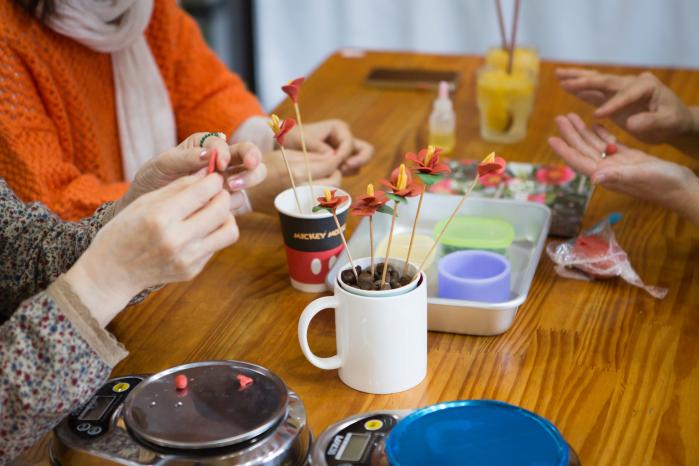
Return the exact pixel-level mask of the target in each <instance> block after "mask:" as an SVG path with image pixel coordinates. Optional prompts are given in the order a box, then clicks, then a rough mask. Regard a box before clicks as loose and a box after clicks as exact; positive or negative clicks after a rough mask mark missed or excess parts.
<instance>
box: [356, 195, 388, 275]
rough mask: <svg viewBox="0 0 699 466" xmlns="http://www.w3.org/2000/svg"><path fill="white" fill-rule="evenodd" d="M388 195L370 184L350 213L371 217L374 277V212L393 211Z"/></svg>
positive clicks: (372, 270)
mask: <svg viewBox="0 0 699 466" xmlns="http://www.w3.org/2000/svg"><path fill="white" fill-rule="evenodd" d="M387 202H388V197H386V193H384V192H383V191H374V185H373V184H368V185H367V187H366V194H365V195H363V196H359V198H358V199H357V200H356V201H355V203H354V204H352V208H351V210H350V213H351V214H352V215H356V216H358V217H369V249H370V252H371V276H372V277H374V214H375V213H376V212H377V211H379V210H380V211H381V212H384V213H389V212H390V213H393V212H391V211H390V210H391V209H390V207H387V206H386V203H387Z"/></svg>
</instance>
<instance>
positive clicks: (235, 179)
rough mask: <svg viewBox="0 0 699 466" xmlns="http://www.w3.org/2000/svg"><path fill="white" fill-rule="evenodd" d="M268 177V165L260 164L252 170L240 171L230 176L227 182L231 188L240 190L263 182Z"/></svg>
mask: <svg viewBox="0 0 699 466" xmlns="http://www.w3.org/2000/svg"><path fill="white" fill-rule="evenodd" d="M266 177H267V167H266V166H265V164H259V165H257V166H256V167H255V168H254V169H252V170H245V171H243V172H238V173H236V174H234V175H232V176H230V177H228V178H227V179H226V184H227V186H228V189H229V190H231V191H240V190H241V189H246V188H250V187H252V186H255V185H258V184H260V183H262V182H263V181H264V179H265V178H266Z"/></svg>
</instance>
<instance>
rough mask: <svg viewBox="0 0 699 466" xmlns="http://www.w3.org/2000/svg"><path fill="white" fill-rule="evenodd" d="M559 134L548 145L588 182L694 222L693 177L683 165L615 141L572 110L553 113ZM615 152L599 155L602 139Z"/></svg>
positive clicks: (697, 204) (698, 185)
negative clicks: (660, 207)
mask: <svg viewBox="0 0 699 466" xmlns="http://www.w3.org/2000/svg"><path fill="white" fill-rule="evenodd" d="M556 124H557V125H558V128H559V130H560V133H561V136H562V139H561V138H557V137H552V138H550V139H549V145H550V146H551V148H552V149H553V150H554V151H555V152H556V153H557V154H558V155H559V156H560V157H561V158H563V159H564V160H565V161H566V163H567V164H569V165H570V166H571V167H573V169H575V170H576V171H578V172H579V173H582V174H584V175H587V176H589V177H590V178H591V179H592V182H593V183H595V184H599V185H601V186H604V187H605V188H607V189H610V190H612V191H617V192H620V193H623V194H627V195H629V196H632V197H635V198H637V199H642V200H646V201H651V202H653V203H656V204H658V205H660V206H663V207H666V208H668V209H671V210H674V211H676V212H678V213H680V214H682V215H684V216H685V217H687V218H688V219H689V220H690V221H692V222H693V223H695V224H697V225H699V179H698V178H697V177H696V175H695V174H694V173H693V172H692V171H691V170H689V169H688V168H687V167H684V166H681V165H678V164H676V163H672V162H667V161H664V160H662V159H659V158H657V157H653V156H651V155H648V154H646V153H644V152H642V151H639V150H635V149H631V148H629V147H626V146H624V145H621V144H619V143H617V142H616V140H615V138H614V136H613V135H612V134H611V133H609V132H608V131H607V130H606V129H605V128H603V127H602V126H600V125H595V126H593V129H592V130H591V129H589V128H587V127H586V126H585V123H584V122H583V121H582V119H581V118H580V117H579V116H578V115H577V114H574V113H571V114H568V115H567V116H558V117H556ZM610 143H612V144H615V145H616V146H617V149H618V152H617V153H616V154H613V155H608V156H606V157H605V158H604V159H603V158H602V152H603V151H604V150H605V148H606V146H607V144H610Z"/></svg>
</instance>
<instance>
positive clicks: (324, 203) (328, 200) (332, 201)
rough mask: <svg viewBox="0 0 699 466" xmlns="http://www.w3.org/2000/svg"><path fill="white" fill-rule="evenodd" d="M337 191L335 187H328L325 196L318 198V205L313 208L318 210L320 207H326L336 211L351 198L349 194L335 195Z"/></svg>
mask: <svg viewBox="0 0 699 466" xmlns="http://www.w3.org/2000/svg"><path fill="white" fill-rule="evenodd" d="M336 192H337V189H333V190H332V191H330V190H329V189H326V190H325V191H324V195H323V197H319V198H318V205H317V206H316V207H315V208H314V209H313V210H315V211H318V210H320V209H326V210H327V211H328V212H332V213H335V211H336V210H337V208H338V207H340V206H341V205H342V204H344V203H345V201H347V199H349V196H335V193H336Z"/></svg>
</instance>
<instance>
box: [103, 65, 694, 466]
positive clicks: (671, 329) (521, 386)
mask: <svg viewBox="0 0 699 466" xmlns="http://www.w3.org/2000/svg"><path fill="white" fill-rule="evenodd" d="M481 62H482V60H481V59H480V58H478V57H465V56H433V55H417V54H407V53H368V54H367V55H366V56H364V57H361V58H346V57H343V56H341V55H339V54H336V55H333V56H331V57H330V58H329V59H328V60H327V61H325V63H323V64H322V65H321V66H320V68H318V69H317V70H316V71H315V72H314V73H313V74H312V76H310V79H309V80H308V81H307V83H306V84H304V88H303V111H304V118H305V120H307V121H313V120H318V119H322V118H329V117H334V118H341V119H344V120H346V121H347V122H349V123H350V125H351V126H352V129H353V131H354V132H355V133H356V135H357V136H358V137H360V138H363V139H366V140H368V141H370V142H371V143H373V144H374V145H375V147H376V155H375V157H374V159H373V161H372V162H371V164H370V165H369V166H368V167H367V169H366V170H365V171H364V173H363V174H362V175H361V176H358V177H353V178H349V179H346V180H345V182H344V187H345V188H347V189H348V190H349V191H350V192H352V193H355V194H357V193H361V192H362V191H363V190H364V187H365V185H366V183H367V182H368V181H369V180H373V181H376V180H377V179H378V178H380V177H382V176H384V175H385V174H386V173H387V172H388V171H389V168H391V167H393V166H395V165H396V164H397V163H398V161H399V160H400V159H401V157H402V154H403V153H404V152H405V151H407V150H415V149H417V148H419V147H420V146H423V145H424V142H425V141H424V136H425V126H426V120H427V117H428V115H429V113H430V111H431V107H432V100H433V98H434V95H433V94H432V93H428V92H416V91H398V90H396V91H388V90H378V89H373V88H367V87H365V86H363V85H362V80H363V78H364V76H365V75H366V74H367V72H368V71H369V70H370V69H371V68H373V67H376V66H392V67H416V66H419V67H427V68H439V69H454V70H458V71H460V72H461V82H460V85H459V88H458V91H457V92H456V94H455V96H454V99H455V108H456V112H457V117H458V127H457V137H458V145H457V147H456V151H455V152H456V155H458V156H460V157H470V158H476V159H480V158H481V157H483V156H484V155H485V154H486V153H488V152H490V151H491V150H495V151H497V152H498V153H500V154H502V155H504V156H505V157H506V158H507V159H508V160H512V161H527V162H554V161H556V156H555V154H553V152H552V151H551V150H550V149H549V147H548V145H547V143H546V139H547V138H548V137H549V136H550V135H553V134H555V133H556V130H555V126H554V124H553V118H554V116H555V115H557V114H560V113H564V112H570V111H575V112H578V113H580V115H582V116H583V118H584V119H586V120H587V121H591V110H590V108H589V107H587V106H585V105H584V104H581V103H579V102H578V101H576V100H575V99H574V98H572V97H570V96H568V95H566V94H565V93H564V92H563V91H562V90H561V89H560V87H559V86H558V84H557V82H556V80H555V78H554V76H553V70H554V68H555V66H556V65H557V64H555V63H543V64H542V68H541V81H540V87H539V91H538V94H537V98H536V103H535V106H534V113H533V116H532V119H531V122H530V124H529V132H528V136H527V138H526V139H525V140H524V141H523V142H521V143H519V144H515V145H510V146H499V145H493V144H489V143H485V142H484V141H482V140H481V139H480V137H479V130H478V117H477V110H476V104H475V83H474V76H475V70H476V68H477V67H478V66H479V65H480V64H481ZM604 69H606V70H608V71H610V72H617V73H631V72H634V73H635V72H638V71H639V70H636V69H629V68H620V67H604ZM654 71H655V72H656V73H657V75H658V76H659V77H660V78H661V79H662V80H663V81H664V82H666V83H668V84H669V85H670V87H671V88H672V89H674V90H675V91H676V92H677V93H678V94H679V95H680V96H681V97H682V98H683V99H684V100H685V101H686V102H691V103H695V104H697V103H699V72H691V71H684V70H665V69H658V70H654ZM280 82H281V81H280ZM277 112H278V113H279V114H280V115H284V116H286V115H288V116H292V114H293V113H292V108H291V106H290V105H289V103H288V102H285V103H283V104H282V105H280V107H279V108H278V109H277ZM616 133H617V134H618V135H619V138H620V140H621V141H623V142H626V143H633V144H635V145H637V146H639V147H642V148H644V146H643V145H640V144H637V143H635V142H632V141H631V139H630V138H629V137H628V136H626V135H624V134H622V133H621V132H619V131H616ZM648 150H651V149H650V148H648ZM651 151H652V152H653V153H654V154H657V155H661V156H663V157H666V158H668V159H671V160H673V161H677V162H681V163H684V164H686V165H688V166H690V167H692V168H693V169H695V170H696V169H697V168H699V164H697V162H695V161H693V160H692V159H690V158H689V157H686V156H684V155H682V154H679V153H677V152H676V151H674V150H673V149H672V148H669V147H666V146H662V147H654V148H652V150H651ZM612 211H619V212H623V213H624V216H625V218H624V221H623V222H622V223H620V224H619V225H618V226H616V227H615V230H616V233H617V236H618V239H619V240H620V242H621V244H622V245H623V246H624V247H625V248H626V250H627V251H628V253H629V255H630V257H631V260H632V263H633V265H634V266H635V268H636V270H637V271H638V273H639V274H640V276H641V277H642V278H643V279H644V280H646V281H647V283H651V284H657V285H660V286H666V287H669V288H670V291H669V293H668V296H667V297H666V298H665V299H664V300H662V301H658V300H656V299H653V298H652V297H650V296H649V295H648V294H646V293H645V292H644V291H643V290H641V289H639V288H635V287H632V286H630V285H628V284H626V283H624V282H623V281H621V280H612V281H608V282H599V283H588V282H581V281H574V280H566V279H561V278H559V277H557V276H556V274H555V273H554V271H553V267H552V264H551V261H550V260H549V259H548V258H547V257H545V255H544V256H543V257H542V259H541V263H540V264H539V268H538V270H537V273H536V276H535V278H534V282H533V285H532V288H531V291H530V294H529V298H528V299H527V301H526V302H525V303H524V305H523V306H522V307H521V308H520V310H519V313H518V315H517V318H516V320H515V323H514V325H513V327H512V328H511V329H510V330H509V331H508V332H506V333H505V334H503V335H500V336H496V337H473V336H464V335H453V334H448V333H433V332H431V333H430V334H429V369H428V375H427V378H426V379H425V380H424V381H423V382H422V383H421V384H420V385H419V386H418V387H416V388H414V389H412V390H409V391H407V392H404V393H400V394H397V395H382V396H377V395H368V394H364V393H360V392H357V391H354V390H352V389H350V388H348V387H347V386H345V385H344V384H343V383H342V382H340V380H339V379H338V377H337V373H336V371H323V370H320V369H317V368H315V367H314V366H312V365H311V364H310V363H309V362H308V361H306V359H305V358H304V356H303V355H302V354H301V351H300V348H299V344H298V341H297V333H296V330H297V322H298V317H299V314H300V313H301V311H302V310H303V308H304V307H305V306H306V305H307V304H308V303H309V302H311V301H312V300H313V299H315V298H316V297H317V295H312V294H303V293H300V292H297V291H295V290H293V289H292V288H291V287H290V286H289V284H288V280H287V272H286V265H285V264H286V258H285V255H284V250H283V248H282V240H281V235H280V231H279V224H278V220H277V218H276V217H274V216H265V215H260V214H255V215H252V216H250V217H247V218H241V219H240V229H241V239H240V241H239V242H238V243H237V244H236V245H234V246H233V247H231V248H229V249H227V250H226V251H223V252H221V253H220V254H218V255H217V256H216V257H215V258H214V260H212V261H211V263H210V264H209V265H208V266H207V268H206V269H205V270H204V272H203V273H202V274H201V275H200V276H199V277H197V278H196V279H195V280H193V281H191V282H190V283H183V284H177V285H170V286H167V287H165V289H163V290H161V291H160V292H158V293H155V294H154V295H153V296H151V297H150V298H149V299H148V300H147V301H146V302H144V303H143V304H141V305H139V306H136V307H135V308H133V309H130V310H128V311H126V312H124V313H122V314H121V315H120V316H119V317H118V318H117V319H116V321H115V322H114V323H113V324H112V325H111V329H112V330H113V332H114V333H115V334H116V336H117V337H118V338H119V339H120V340H121V341H122V342H123V343H124V344H125V345H126V347H127V348H128V349H129V350H130V351H131V355H130V356H129V357H128V358H127V359H126V360H124V361H123V362H122V363H121V364H119V366H118V367H117V368H116V369H115V371H114V374H115V375H122V374H130V373H151V372H157V371H160V370H162V369H165V368H168V367H170V366H174V365H177V364H181V363H185V362H188V361H196V360H204V359H225V358H228V359H242V360H246V361H251V362H254V363H257V364H261V365H263V366H266V367H268V368H269V369H271V370H272V371H274V372H276V373H277V374H279V375H280V376H281V377H282V378H283V379H284V380H285V381H286V383H287V384H288V385H289V386H290V387H291V388H292V389H293V390H295V391H296V392H297V393H298V394H299V395H300V396H301V398H302V399H303V400H304V402H305V405H306V408H307V412H308V416H309V421H310V425H311V428H312V429H313V431H314V432H315V433H316V434H319V433H320V432H321V431H322V430H323V429H324V428H325V427H326V426H328V425H329V424H331V423H333V422H335V421H337V420H339V419H340V418H343V417H345V416H348V415H351V414H356V413H359V412H363V411H369V410H374V409H383V408H386V409H396V408H414V407H419V406H424V405H428V404H432V403H436V402H439V401H445V400H455V399H466V398H492V399H498V400H503V401H507V402H509V403H514V404H517V405H520V406H522V407H524V408H527V409H530V410H533V411H535V412H537V413H539V414H541V415H543V416H545V417H547V418H548V419H550V420H551V421H553V422H554V423H555V424H556V425H557V426H558V428H559V429H560V430H561V432H562V433H563V435H564V436H565V438H566V439H567V440H568V441H569V442H570V444H571V445H572V446H573V447H574V448H575V450H577V452H578V453H579V455H580V458H581V460H582V463H583V464H584V465H608V464H617V465H644V464H658V465H670V464H673V465H674V464H699V442H697V439H699V364H698V361H699V312H697V311H699V309H697V307H698V306H699V230H698V229H697V228H696V227H694V226H692V225H691V224H689V223H687V222H685V221H683V220H680V219H679V218H678V217H677V216H676V215H675V214H672V213H668V212H664V211H662V210H661V209H658V208H655V207H652V206H650V205H647V204H645V203H641V202H636V201H633V200H632V199H630V198H627V197H624V196H621V195H616V194H613V193H609V192H605V191H604V190H603V189H599V190H597V191H596V193H595V195H594V197H593V199H592V202H591V204H590V207H589V209H588V212H587V215H586V216H585V224H586V225H590V224H592V223H594V222H595V221H596V220H597V219H599V218H601V217H602V216H603V215H605V214H606V213H609V212H612ZM355 225H356V220H355V219H352V220H351V221H350V227H353V226H355ZM311 344H312V347H313V348H314V350H315V351H316V352H317V353H318V354H319V355H324V356H327V355H331V354H334V350H335V340H334V322H333V315H332V312H329V311H326V312H324V313H322V314H321V316H319V317H318V318H316V319H315V320H314V322H313V325H312V327H311Z"/></svg>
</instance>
